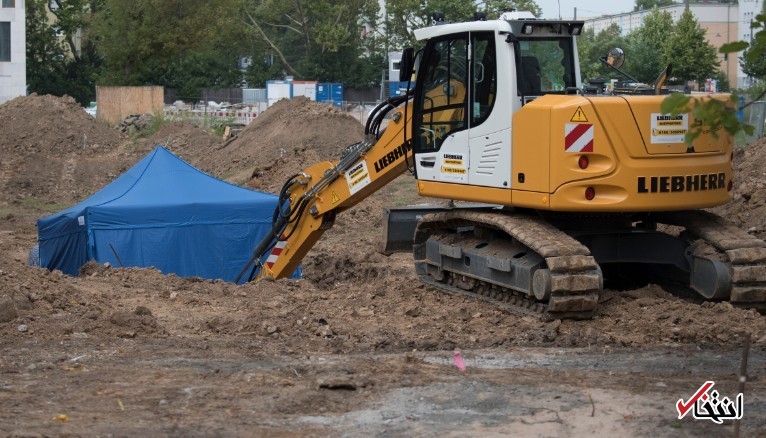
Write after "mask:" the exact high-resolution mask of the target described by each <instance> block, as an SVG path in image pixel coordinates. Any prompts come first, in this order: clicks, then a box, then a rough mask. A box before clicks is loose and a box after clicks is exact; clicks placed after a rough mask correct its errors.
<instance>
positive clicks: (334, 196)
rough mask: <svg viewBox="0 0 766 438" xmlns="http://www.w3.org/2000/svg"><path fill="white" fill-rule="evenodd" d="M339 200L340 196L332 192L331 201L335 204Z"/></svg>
mask: <svg viewBox="0 0 766 438" xmlns="http://www.w3.org/2000/svg"><path fill="white" fill-rule="evenodd" d="M339 201H340V198H339V197H338V195H337V194H336V193H335V192H332V203H333V204H337V203H338V202H339Z"/></svg>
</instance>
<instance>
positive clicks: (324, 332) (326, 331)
mask: <svg viewBox="0 0 766 438" xmlns="http://www.w3.org/2000/svg"><path fill="white" fill-rule="evenodd" d="M316 333H317V335H319V336H322V337H325V338H329V337H330V336H332V335H334V333H333V331H332V329H330V326H327V325H325V326H322V327H319V329H318V330H317V331H316Z"/></svg>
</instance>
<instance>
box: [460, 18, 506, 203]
mask: <svg viewBox="0 0 766 438" xmlns="http://www.w3.org/2000/svg"><path fill="white" fill-rule="evenodd" d="M498 47H499V48H503V49H505V50H497V49H498ZM508 47H509V45H508V43H506V42H505V41H504V36H502V35H498V34H497V33H496V32H472V33H471V71H472V75H471V91H470V93H469V99H470V101H469V107H470V110H471V111H470V117H469V120H468V124H469V139H468V148H469V153H468V155H469V157H470V158H469V161H470V163H471V167H470V169H469V170H468V183H469V184H471V185H472V186H485V187H496V188H510V187H511V183H512V181H511V120H512V117H511V116H512V111H513V110H512V108H511V99H509V98H508V97H509V96H510V95H511V93H512V88H511V84H512V83H513V81H512V78H513V69H512V68H511V66H512V61H511V56H510V55H511V52H510V51H509V50H507V49H508ZM498 78H503V80H502V81H501V80H498Z"/></svg>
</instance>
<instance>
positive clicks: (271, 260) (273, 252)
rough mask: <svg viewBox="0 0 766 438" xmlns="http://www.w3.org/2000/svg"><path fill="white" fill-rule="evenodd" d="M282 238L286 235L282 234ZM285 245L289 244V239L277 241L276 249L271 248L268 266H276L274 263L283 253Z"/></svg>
mask: <svg viewBox="0 0 766 438" xmlns="http://www.w3.org/2000/svg"><path fill="white" fill-rule="evenodd" d="M281 239H284V236H282V237H281ZM285 246H287V240H278V241H277V244H276V245H274V249H272V250H271V254H269V257H268V258H267V259H266V267H267V268H269V269H271V267H272V266H274V263H276V262H277V259H278V258H279V255H280V254H282V250H283V249H284V247H285Z"/></svg>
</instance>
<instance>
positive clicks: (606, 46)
mask: <svg viewBox="0 0 766 438" xmlns="http://www.w3.org/2000/svg"><path fill="white" fill-rule="evenodd" d="M624 46H625V38H624V37H623V36H622V32H621V31H620V26H619V25H618V24H617V23H612V24H611V25H610V26H609V27H607V28H606V29H604V30H603V31H601V32H599V33H595V32H594V31H593V29H587V30H585V31H584V32H583V33H582V35H581V36H580V38H578V40H577V52H578V56H579V58H580V73H581V75H582V77H583V78H584V79H585V80H586V81H587V80H588V79H595V78H602V79H610V78H619V76H620V75H619V74H618V73H617V72H615V71H614V70H611V69H610V68H609V67H607V66H606V65H604V63H603V62H601V61H599V59H600V58H603V57H604V56H606V54H607V53H608V52H609V50H610V49H612V48H614V47H624Z"/></svg>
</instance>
